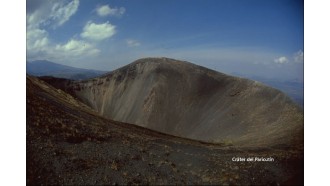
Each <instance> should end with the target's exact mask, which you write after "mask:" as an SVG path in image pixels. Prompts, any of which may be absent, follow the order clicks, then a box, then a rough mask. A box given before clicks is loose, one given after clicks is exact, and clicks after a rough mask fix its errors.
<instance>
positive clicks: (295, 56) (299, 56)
mask: <svg viewBox="0 0 330 186" xmlns="http://www.w3.org/2000/svg"><path fill="white" fill-rule="evenodd" d="M293 60H294V62H296V63H303V62H304V52H303V51H302V50H299V51H298V52H296V53H294V54H293Z"/></svg>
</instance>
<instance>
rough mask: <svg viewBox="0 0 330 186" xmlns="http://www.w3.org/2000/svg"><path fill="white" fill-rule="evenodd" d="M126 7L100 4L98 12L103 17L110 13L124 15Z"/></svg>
mask: <svg viewBox="0 0 330 186" xmlns="http://www.w3.org/2000/svg"><path fill="white" fill-rule="evenodd" d="M125 11H126V10H125V8H124V7H120V8H117V7H115V8H111V7H110V6H109V5H103V6H100V7H98V8H97V9H96V13H97V14H98V15H99V16H101V17H105V16H108V15H111V16H122V15H123V14H124V13H125Z"/></svg>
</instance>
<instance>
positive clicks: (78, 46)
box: [55, 39, 100, 56]
mask: <svg viewBox="0 0 330 186" xmlns="http://www.w3.org/2000/svg"><path fill="white" fill-rule="evenodd" d="M55 50H57V51H59V52H63V53H68V54H70V56H80V55H89V56H92V55H96V54H98V53H99V52H100V51H99V50H98V49H96V48H95V47H94V46H93V45H91V44H90V43H88V42H86V41H80V40H75V39H71V40H70V41H68V42H67V43H65V44H63V45H60V44H58V45H56V47H55Z"/></svg>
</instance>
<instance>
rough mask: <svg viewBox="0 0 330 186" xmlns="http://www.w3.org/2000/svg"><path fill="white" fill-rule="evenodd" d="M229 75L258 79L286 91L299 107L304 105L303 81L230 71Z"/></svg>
mask: <svg viewBox="0 0 330 186" xmlns="http://www.w3.org/2000/svg"><path fill="white" fill-rule="evenodd" d="M231 75H235V76H239V77H243V78H248V79H252V80H255V81H259V82H261V83H264V84H266V85H268V86H271V87H273V88H276V89H279V90H281V91H283V92H284V93H286V94H287V95H288V96H289V97H290V98H291V99H292V100H293V101H295V102H296V103H297V104H298V105H299V106H300V107H301V108H303V107H304V82H302V81H298V80H279V79H273V78H265V77H261V76H251V75H244V74H240V73H235V72H233V73H231Z"/></svg>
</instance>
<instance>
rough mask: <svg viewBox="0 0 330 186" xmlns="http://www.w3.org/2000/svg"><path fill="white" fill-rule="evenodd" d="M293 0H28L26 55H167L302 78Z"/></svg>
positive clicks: (81, 60) (91, 62) (296, 0)
mask: <svg viewBox="0 0 330 186" xmlns="http://www.w3.org/2000/svg"><path fill="white" fill-rule="evenodd" d="M303 9H304V8H303V1H300V0H267V1H265V0H249V1H246V0H204V1H203V0H166V1H163V0H139V1H133V0H131V1H129V0H113V1H111V0H107V1H97V0H93V1H90V0H80V1H79V0H74V1H66V0H59V1H46V0H28V1H27V17H26V18H27V58H28V59H27V60H29V61H31V60H38V59H46V60H50V61H53V62H57V63H60V64H65V65H70V66H74V67H81V68H91V69H98V70H113V69H116V68H118V67H121V66H123V65H126V64H128V63H131V62H132V61H134V60H136V59H138V58H142V57H157V56H158V57H161V56H164V57H170V58H175V59H181V60H186V61H190V62H193V63H195V64H198V65H202V66H205V67H208V68H211V69H215V70H218V71H221V72H225V73H229V74H242V75H248V76H262V77H267V78H276V79H283V80H292V79H295V80H299V81H303V53H304V52H303V51H304V50H303V49H304V48H303V47H304V40H303V39H304V30H303V29H304V18H303V15H304V12H303Z"/></svg>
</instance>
